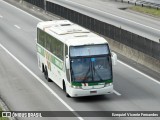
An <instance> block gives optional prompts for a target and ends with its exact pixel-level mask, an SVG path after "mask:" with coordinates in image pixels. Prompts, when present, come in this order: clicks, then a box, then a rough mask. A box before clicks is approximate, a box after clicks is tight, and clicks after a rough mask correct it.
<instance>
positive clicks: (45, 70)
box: [44, 67, 52, 82]
mask: <svg viewBox="0 0 160 120" xmlns="http://www.w3.org/2000/svg"><path fill="white" fill-rule="evenodd" d="M44 77H45V79H46V80H47V81H48V82H52V80H51V79H50V78H49V77H48V70H47V67H45V68H44Z"/></svg>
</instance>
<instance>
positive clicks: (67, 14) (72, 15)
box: [25, 0, 160, 60]
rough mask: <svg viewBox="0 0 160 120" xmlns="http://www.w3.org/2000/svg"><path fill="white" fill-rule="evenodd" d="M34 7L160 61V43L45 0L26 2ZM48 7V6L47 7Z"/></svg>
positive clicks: (28, 0) (29, 0)
mask: <svg viewBox="0 0 160 120" xmlns="http://www.w3.org/2000/svg"><path fill="white" fill-rule="evenodd" d="M25 1H26V2H29V3H31V4H33V5H36V6H38V7H39V6H40V8H42V9H44V10H46V11H47V12H51V13H53V14H56V15H58V16H61V17H63V18H65V19H68V20H70V21H72V22H75V23H77V24H79V25H81V26H84V27H86V28H88V29H90V30H92V31H94V32H96V33H99V34H101V35H104V36H106V37H109V38H111V39H113V40H115V41H117V42H120V43H122V44H125V45H127V46H129V47H131V48H133V49H136V50H138V51H140V52H142V53H145V54H147V55H149V56H151V57H153V58H155V59H157V60H160V43H157V42H154V41H152V40H149V39H147V38H144V37H142V36H139V35H137V34H134V33H131V32H129V31H127V30H123V29H121V28H118V27H115V26H114V25H111V24H108V23H104V22H102V21H99V20H97V19H95V18H92V17H89V16H86V15H84V14H82V13H79V12H76V11H74V10H71V9H69V8H66V7H63V6H61V5H58V4H55V3H52V2H50V1H46V3H45V4H44V2H45V1H44V0H25ZM45 5H46V6H45Z"/></svg>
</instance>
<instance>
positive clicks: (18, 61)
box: [0, 44, 84, 120]
mask: <svg viewBox="0 0 160 120" xmlns="http://www.w3.org/2000/svg"><path fill="white" fill-rule="evenodd" d="M0 47H1V48H2V49H3V50H4V51H5V52H6V53H8V54H9V55H10V56H11V57H12V58H13V59H14V60H15V61H16V62H17V63H19V64H20V65H21V66H22V67H23V68H24V69H26V70H27V71H28V72H29V73H30V74H31V75H32V76H33V77H34V78H36V80H38V81H39V82H40V83H41V84H42V85H43V86H44V87H45V88H46V89H47V90H48V91H49V92H50V93H51V94H52V95H54V96H55V97H56V98H57V99H58V100H59V101H60V102H61V103H62V104H63V105H64V106H66V107H67V108H68V109H69V110H70V111H71V112H72V113H73V114H74V115H75V116H77V118H78V119H79V120H84V119H83V118H82V117H80V115H79V114H78V113H76V112H75V111H74V109H73V108H71V107H70V106H69V105H68V104H67V103H66V102H65V101H64V100H63V99H62V98H60V97H59V96H58V95H57V94H56V93H55V92H54V91H53V90H52V89H51V88H50V87H49V86H48V85H47V84H46V83H45V82H43V80H41V79H40V78H39V77H38V76H37V75H36V74H35V73H33V72H32V71H31V70H30V69H29V68H28V67H27V66H25V65H24V64H23V63H22V62H21V61H20V60H19V59H18V58H16V57H15V56H14V55H13V54H12V53H11V52H10V51H9V50H7V49H6V48H5V47H4V46H3V45H2V44H0Z"/></svg>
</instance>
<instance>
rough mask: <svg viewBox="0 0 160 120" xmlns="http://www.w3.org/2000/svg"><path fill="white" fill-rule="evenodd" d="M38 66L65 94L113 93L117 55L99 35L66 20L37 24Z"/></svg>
mask: <svg viewBox="0 0 160 120" xmlns="http://www.w3.org/2000/svg"><path fill="white" fill-rule="evenodd" d="M36 48H37V58H38V67H39V69H40V70H41V71H42V72H43V73H44V77H45V78H46V79H47V81H49V82H51V81H53V82H55V84H57V85H58V86H59V87H60V88H62V89H63V90H64V92H65V94H66V96H67V97H81V96H94V95H105V94H111V93H113V72H112V65H115V64H116V62H117V55H116V54H115V53H114V52H111V50H110V48H109V45H108V42H107V40H106V39H104V38H103V37H101V36H99V35H97V34H95V33H93V32H91V31H89V30H87V29H85V28H83V27H81V26H79V25H77V24H75V23H72V22H70V21H68V20H54V21H44V22H40V23H38V25H37V42H36Z"/></svg>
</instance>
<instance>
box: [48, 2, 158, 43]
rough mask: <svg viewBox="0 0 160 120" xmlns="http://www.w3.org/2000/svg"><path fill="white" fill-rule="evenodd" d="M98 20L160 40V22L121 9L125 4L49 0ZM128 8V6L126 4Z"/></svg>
mask: <svg viewBox="0 0 160 120" xmlns="http://www.w3.org/2000/svg"><path fill="white" fill-rule="evenodd" d="M49 1H52V2H55V3H57V4H60V5H63V6H66V7H68V8H70V9H73V10H76V11H78V12H80V13H83V14H86V15H89V16H91V17H93V18H96V19H98V20H101V21H104V22H107V23H110V24H112V25H115V26H117V27H121V28H122V29H126V30H128V31H131V32H133V33H135V34H138V35H141V36H143V37H146V38H149V39H151V40H153V41H156V42H159V39H160V27H159V26H160V22H159V19H153V18H150V17H147V16H145V15H144V16H143V15H137V14H134V13H132V12H127V11H124V10H120V9H119V8H123V5H121V3H119V2H114V3H113V2H112V1H110V0H49ZM124 8H126V6H124Z"/></svg>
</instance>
